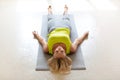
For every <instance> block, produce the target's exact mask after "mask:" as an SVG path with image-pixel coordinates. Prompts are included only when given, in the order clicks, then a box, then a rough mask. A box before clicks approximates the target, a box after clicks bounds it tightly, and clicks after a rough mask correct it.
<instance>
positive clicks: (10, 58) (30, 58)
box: [0, 0, 120, 80]
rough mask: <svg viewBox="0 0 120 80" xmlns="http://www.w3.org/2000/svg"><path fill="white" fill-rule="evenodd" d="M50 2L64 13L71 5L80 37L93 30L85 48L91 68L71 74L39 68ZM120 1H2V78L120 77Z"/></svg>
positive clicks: (87, 79) (92, 79) (104, 79)
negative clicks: (38, 36)
mask: <svg viewBox="0 0 120 80" xmlns="http://www.w3.org/2000/svg"><path fill="white" fill-rule="evenodd" d="M48 4H52V5H53V10H54V13H56V14H58V13H59V14H60V13H61V14H62V11H63V5H64V4H68V6H69V11H70V13H72V14H74V16H75V23H76V26H77V29H78V33H79V36H81V35H82V34H83V33H84V32H85V31H88V30H89V32H90V35H89V39H88V40H87V41H85V42H84V43H83V44H82V45H81V47H82V52H83V55H84V60H85V64H86V67H87V70H81V71H72V72H71V74H69V75H53V74H51V73H50V72H49V71H35V67H36V58H37V51H38V42H37V41H36V40H34V39H33V35H32V31H33V30H37V31H38V32H39V33H40V30H41V24H42V23H41V22H42V21H41V17H42V15H44V14H47V6H48ZM119 34H120V1H119V0H0V80H120V36H119Z"/></svg>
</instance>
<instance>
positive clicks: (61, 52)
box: [53, 46, 66, 58]
mask: <svg viewBox="0 0 120 80" xmlns="http://www.w3.org/2000/svg"><path fill="white" fill-rule="evenodd" d="M65 56H66V53H65V50H64V49H63V47H61V46H58V47H57V48H56V49H55V50H54V54H53V57H54V58H65Z"/></svg>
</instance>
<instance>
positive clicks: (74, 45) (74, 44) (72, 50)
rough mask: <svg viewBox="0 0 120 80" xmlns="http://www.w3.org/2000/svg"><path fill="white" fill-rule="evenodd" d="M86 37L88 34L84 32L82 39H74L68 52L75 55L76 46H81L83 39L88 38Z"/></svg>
mask: <svg viewBox="0 0 120 80" xmlns="http://www.w3.org/2000/svg"><path fill="white" fill-rule="evenodd" d="M88 35H89V32H86V33H84V34H83V36H82V37H80V38H77V39H75V41H74V42H73V43H72V45H71V48H70V52H72V53H75V52H76V50H77V48H78V46H79V45H80V44H82V43H83V41H84V40H85V39H87V38H88Z"/></svg>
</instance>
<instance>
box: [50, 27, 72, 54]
mask: <svg viewBox="0 0 120 80" xmlns="http://www.w3.org/2000/svg"><path fill="white" fill-rule="evenodd" d="M69 35H70V30H69V29H68V28H56V29H55V30H53V31H52V32H51V33H50V34H48V50H49V53H50V54H53V52H52V48H53V45H54V44H56V43H63V44H65V45H66V53H67V54H69V53H70V46H71V40H70V36H69Z"/></svg>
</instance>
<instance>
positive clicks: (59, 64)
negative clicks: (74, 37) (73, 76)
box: [48, 56, 72, 73]
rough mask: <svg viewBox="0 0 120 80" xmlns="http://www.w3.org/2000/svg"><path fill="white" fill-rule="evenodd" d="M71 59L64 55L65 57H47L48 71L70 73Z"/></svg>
mask: <svg viewBox="0 0 120 80" xmlns="http://www.w3.org/2000/svg"><path fill="white" fill-rule="evenodd" d="M71 64H72V60H71V59H70V58H69V57H68V56H66V57H65V58H60V59H57V58H54V57H51V58H50V59H48V65H49V67H50V71H51V72H53V73H70V71H71Z"/></svg>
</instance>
